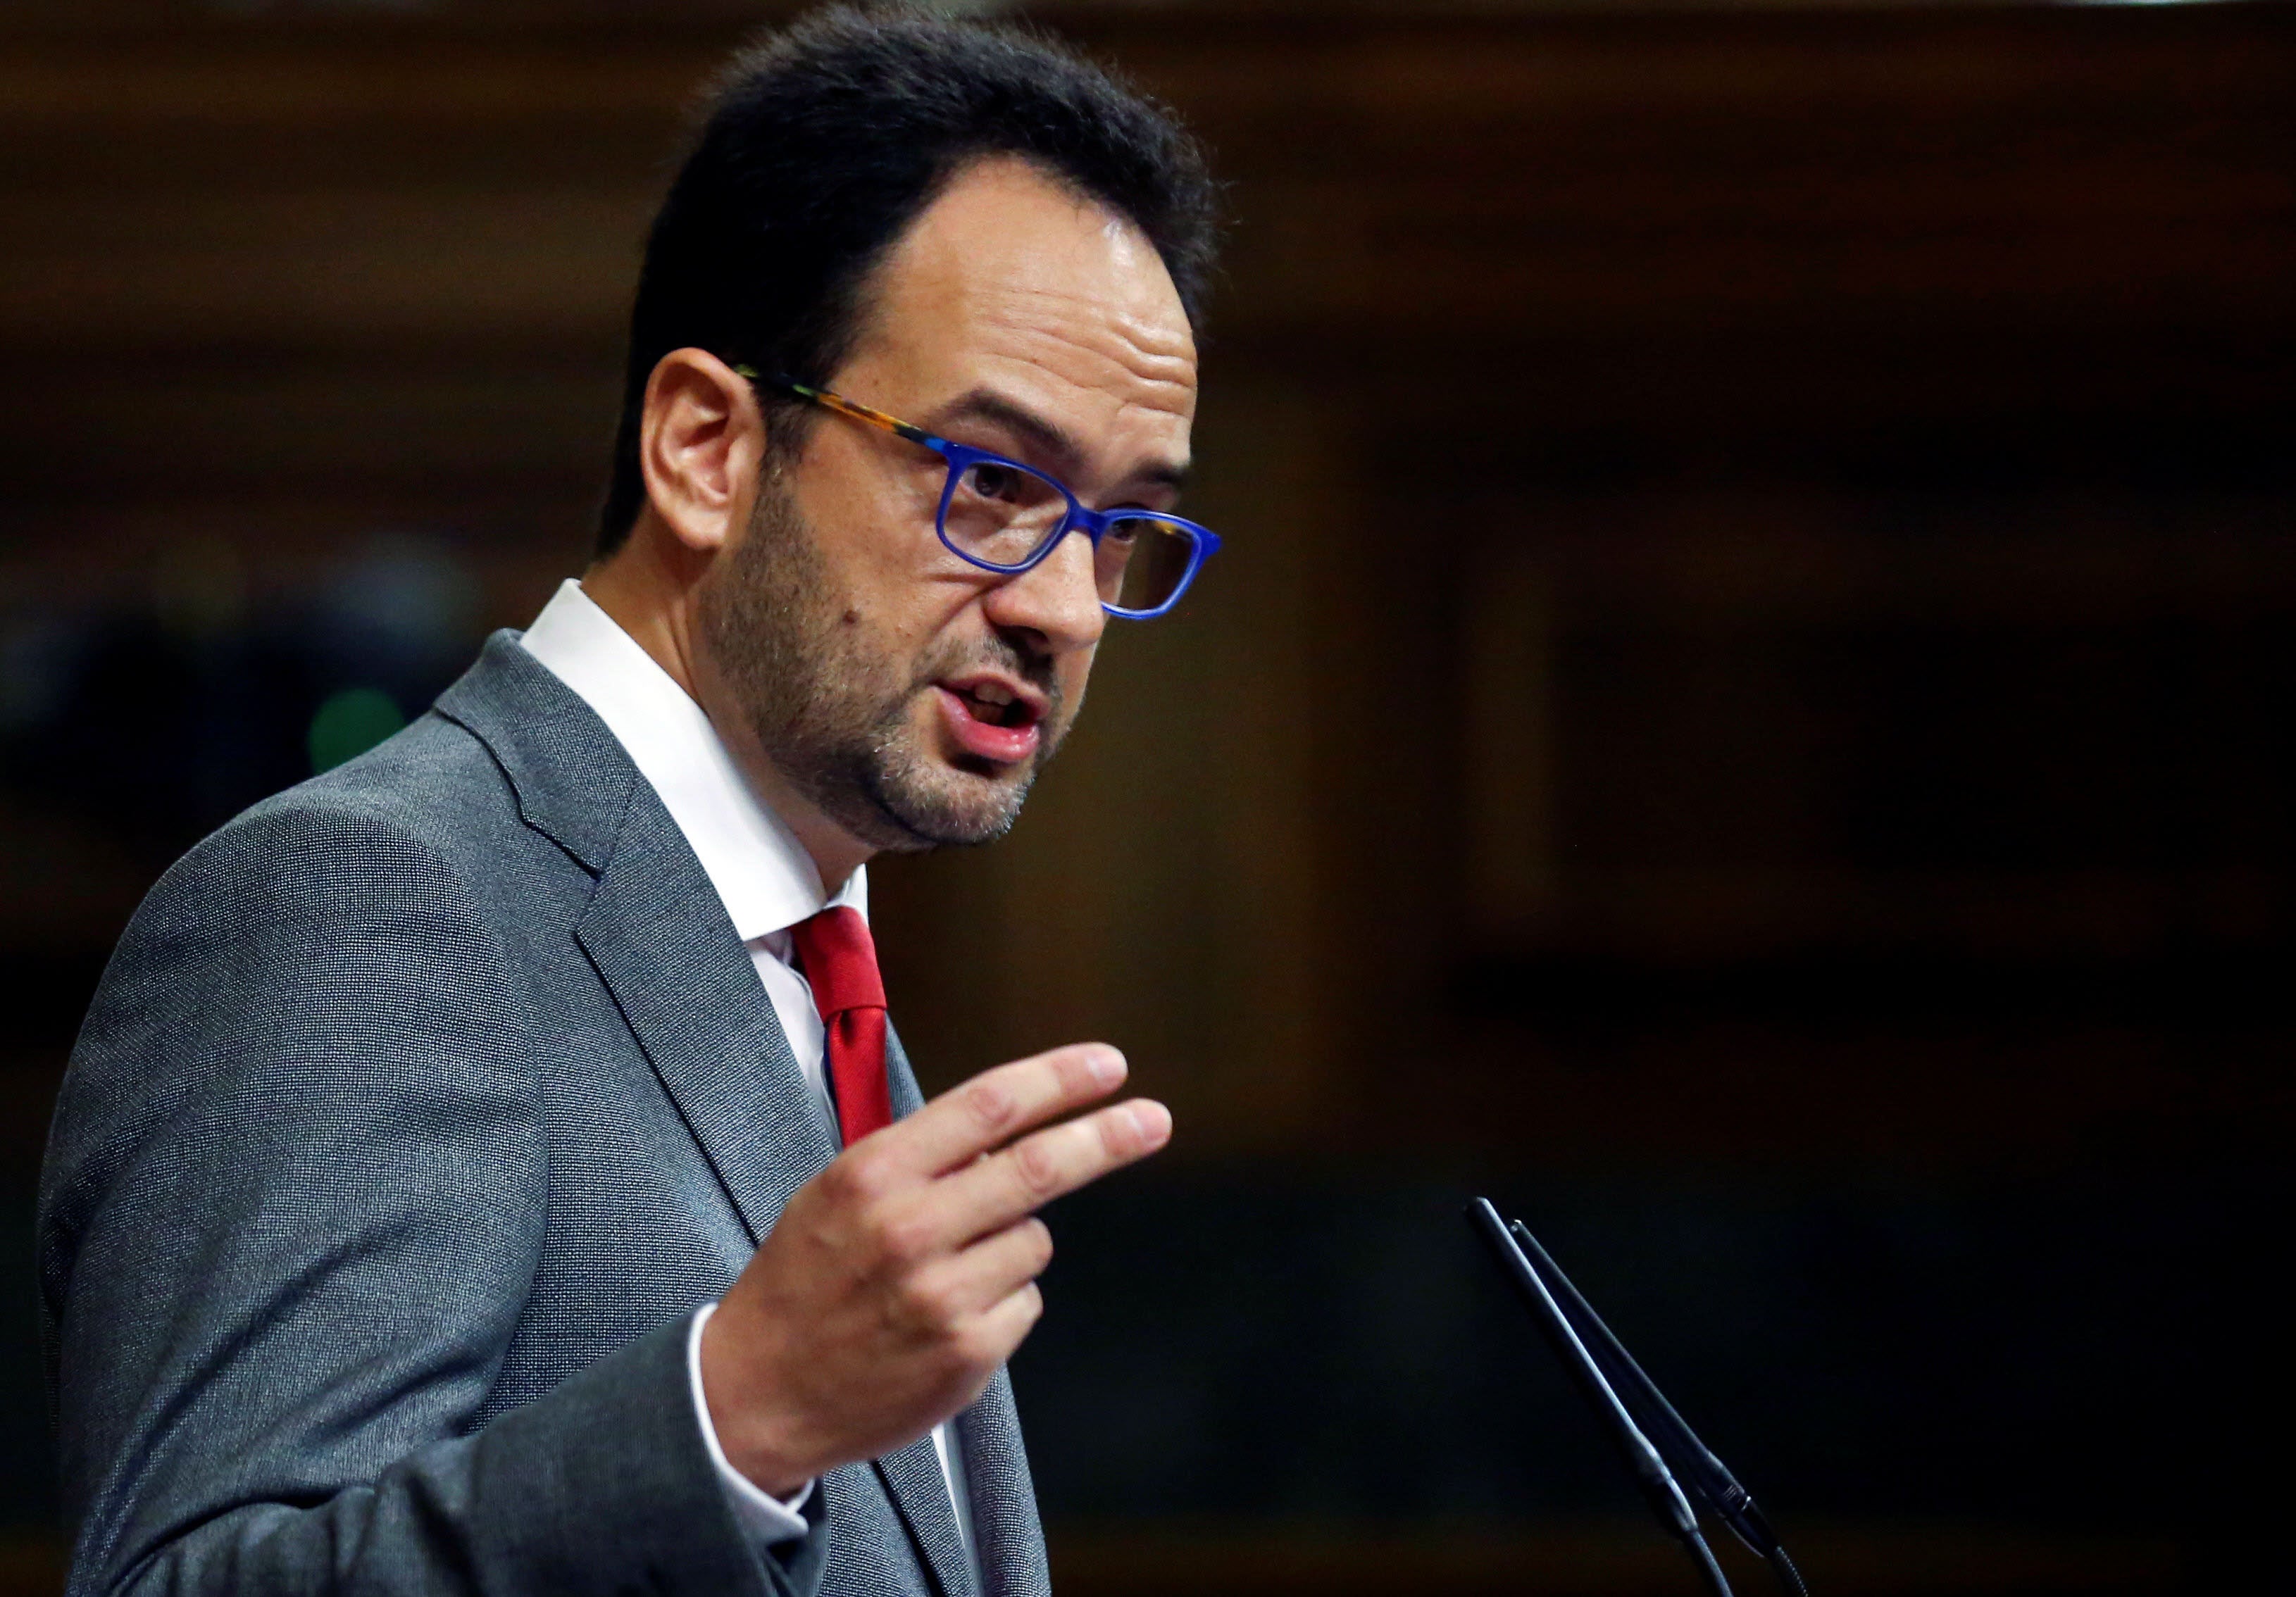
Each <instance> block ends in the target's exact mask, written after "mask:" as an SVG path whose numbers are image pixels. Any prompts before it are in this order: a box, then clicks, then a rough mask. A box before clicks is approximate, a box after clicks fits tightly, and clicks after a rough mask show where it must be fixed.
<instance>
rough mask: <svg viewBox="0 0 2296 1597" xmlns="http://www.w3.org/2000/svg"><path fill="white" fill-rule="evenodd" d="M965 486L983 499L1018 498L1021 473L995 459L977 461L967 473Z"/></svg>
mask: <svg viewBox="0 0 2296 1597" xmlns="http://www.w3.org/2000/svg"><path fill="white" fill-rule="evenodd" d="M965 486H966V487H970V488H971V489H972V491H973V492H974V493H976V494H978V495H980V496H981V497H982V498H983V499H1016V498H1018V497H1020V492H1021V474H1020V473H1019V472H1018V471H1013V469H1012V468H1011V467H1010V466H1000V465H998V464H997V463H996V462H994V461H986V460H984V461H976V462H974V463H973V466H972V471H968V472H966V473H965Z"/></svg>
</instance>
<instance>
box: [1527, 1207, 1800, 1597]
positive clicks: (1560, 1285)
mask: <svg viewBox="0 0 2296 1597" xmlns="http://www.w3.org/2000/svg"><path fill="white" fill-rule="evenodd" d="M1487 1207H1488V1206H1487ZM1493 1212H1494V1213H1496V1212H1497V1211H1493ZM1507 1229H1508V1232H1509V1233H1510V1235H1511V1236H1512V1237H1513V1241H1514V1242H1515V1245H1516V1246H1517V1247H1518V1248H1519V1249H1521V1252H1522V1254H1523V1256H1524V1257H1525V1258H1526V1259H1527V1260H1528V1261H1529V1265H1530V1266H1531V1269H1532V1270H1533V1271H1534V1272H1535V1273H1536V1274H1538V1276H1539V1277H1540V1279H1541V1282H1542V1284H1544V1285H1545V1286H1546V1288H1547V1289H1548V1290H1549V1291H1550V1292H1551V1293H1552V1295H1553V1296H1554V1299H1555V1302H1556V1304H1557V1306H1559V1307H1560V1308H1561V1309H1562V1314H1563V1316H1564V1317H1565V1318H1566V1319H1568V1320H1569V1321H1570V1328H1571V1329H1572V1330H1573V1331H1576V1332H1577V1333H1578V1335H1579V1341H1580V1343H1581V1344H1582V1345H1583V1346H1584V1347H1586V1349H1587V1352H1588V1353H1589V1354H1591V1355H1593V1357H1594V1360H1595V1364H1597V1365H1598V1366H1600V1367H1601V1369H1602V1372H1603V1376H1604V1378H1605V1379H1607V1380H1609V1382H1610V1384H1611V1389H1612V1390H1613V1391H1615V1392H1616V1393H1617V1394H1618V1396H1619V1400H1620V1402H1621V1403H1623V1404H1625V1405H1626V1406H1627V1412H1628V1413H1629V1414H1631V1415H1633V1417H1634V1419H1635V1421H1636V1423H1637V1424H1639V1425H1640V1426H1641V1427H1642V1429H1644V1431H1645V1432H1647V1433H1648V1434H1649V1437H1650V1439H1651V1441H1652V1445H1654V1446H1656V1447H1657V1449H1658V1451H1659V1454H1660V1455H1661V1457H1663V1458H1664V1459H1665V1460H1666V1461H1667V1462H1669V1464H1671V1465H1673V1466H1674V1468H1675V1470H1677V1472H1678V1473H1679V1474H1680V1475H1681V1476H1682V1478H1684V1479H1685V1480H1686V1481H1688V1482H1689V1483H1690V1489H1691V1490H1692V1491H1693V1493H1695V1494H1696V1495H1698V1497H1699V1498H1700V1500H1701V1501H1702V1502H1703V1503H1705V1504H1706V1506H1707V1507H1708V1509H1709V1510H1710V1511H1712V1513H1713V1514H1714V1516H1715V1518H1717V1519H1720V1520H1721V1521H1722V1523H1724V1524H1725V1525H1727V1526H1728V1527H1730V1528H1731V1530H1732V1531H1733V1532H1734V1533H1735V1535H1736V1536H1737V1537H1738V1539H1739V1540H1740V1541H1742V1542H1743V1543H1744V1544H1746V1545H1747V1547H1748V1548H1749V1549H1750V1550H1751V1551H1752V1552H1754V1553H1755V1554H1756V1555H1757V1556H1759V1558H1761V1559H1762V1560H1763V1561H1764V1562H1766V1563H1767V1564H1768V1565H1769V1566H1770V1568H1771V1569H1772V1570H1773V1571H1775V1573H1776V1575H1777V1577H1778V1584H1779V1585H1782V1586H1784V1588H1785V1590H1786V1591H1787V1592H1788V1593H1792V1597H1809V1590H1808V1587H1807V1586H1805V1585H1802V1581H1801V1571H1800V1570H1799V1569H1797V1568H1794V1563H1793V1560H1792V1559H1791V1558H1789V1557H1787V1556H1786V1550H1785V1548H1784V1547H1783V1546H1781V1545H1780V1544H1779V1542H1778V1536H1777V1533H1776V1532H1775V1531H1774V1530H1772V1529H1771V1528H1770V1522H1769V1520H1768V1519H1767V1518H1765V1517H1764V1516H1763V1513H1762V1511H1761V1510H1760V1509H1759V1508H1757V1507H1756V1506H1755V1505H1754V1499H1753V1495H1752V1494H1751V1493H1750V1492H1748V1491H1747V1490H1746V1488H1745V1487H1744V1486H1740V1485H1739V1484H1738V1478H1737V1477H1736V1476H1734V1475H1733V1474H1731V1473H1730V1471H1729V1470H1727V1469H1726V1468H1725V1467H1724V1465H1723V1462H1722V1461H1721V1460H1720V1459H1718V1458H1717V1457H1715V1456H1714V1454H1713V1453H1712V1451H1711V1450H1710V1449H1709V1448H1708V1447H1707V1445H1706V1444H1705V1443H1703V1442H1702V1441H1700V1440H1699V1439H1698V1433H1697V1432H1695V1431H1693V1430H1692V1429H1690V1426H1689V1425H1688V1423H1687V1422H1685V1421H1684V1419H1683V1417H1682V1416H1681V1415H1680V1414H1678V1413H1676V1412H1675V1408H1674V1405H1672V1404H1670V1403H1669V1402H1668V1401H1667V1400H1666V1396H1665V1394H1663V1393H1661V1391H1660V1390H1659V1389H1658V1387H1657V1385H1656V1384H1655V1383H1654V1382H1652V1380H1651V1378H1650V1377H1649V1376H1647V1375H1645V1374H1644V1373H1643V1367H1642V1366H1641V1365H1640V1364H1636V1363H1635V1359H1634V1355H1632V1354H1630V1353H1628V1351H1627V1350H1626V1348H1625V1347H1624V1346H1622V1345H1621V1344H1620V1341H1619V1339H1618V1338H1617V1337H1615V1336H1612V1335H1611V1328H1610V1327H1609V1326H1607V1325H1605V1324H1603V1317H1602V1316H1601V1315H1600V1314H1596V1313H1595V1310H1594V1306H1592V1305H1591V1304H1589V1303H1588V1302H1587V1299H1586V1298H1584V1297H1582V1296H1580V1295H1579V1289H1578V1288H1577V1287H1574V1286H1572V1285H1571V1284H1570V1277H1569V1276H1568V1275H1565V1274H1563V1273H1562V1267H1561V1266H1560V1265H1557V1264H1556V1263H1555V1262H1554V1258H1553V1257H1550V1256H1549V1255H1548V1253H1547V1251H1546V1249H1544V1248H1542V1247H1540V1246H1539V1245H1538V1238H1537V1237H1535V1236H1533V1235H1531V1234H1530V1228H1529V1226H1527V1225H1525V1224H1523V1223H1522V1222H1521V1221H1520V1220H1516V1221H1513V1222H1512V1223H1511V1224H1509V1225H1508V1228H1507Z"/></svg>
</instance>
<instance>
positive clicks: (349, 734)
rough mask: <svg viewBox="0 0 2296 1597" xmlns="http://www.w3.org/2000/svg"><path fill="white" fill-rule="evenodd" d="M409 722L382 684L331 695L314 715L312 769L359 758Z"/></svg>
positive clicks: (310, 738) (322, 768)
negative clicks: (382, 689) (383, 690)
mask: <svg viewBox="0 0 2296 1597" xmlns="http://www.w3.org/2000/svg"><path fill="white" fill-rule="evenodd" d="M404 725H406V717H405V716H403V715H401V714H400V713H399V709H398V705H396V704H394V703H392V702H391V699H390V695H389V694H388V693H386V692H382V691H381V689H379V688H345V689H343V690H342V692H339V693H334V694H331V695H329V697H328V698H327V700H326V701H325V702H324V703H323V704H321V705H320V706H319V708H318V713H317V714H316V715H314V716H313V717H311V731H310V735H309V737H308V739H307V743H308V745H309V748H310V750H311V769H312V771H313V772H314V773H315V774H316V773H317V772H320V771H332V770H333V769H334V768H335V767H336V766H340V765H341V764H342V763H343V762H344V761H345V760H347V759H356V758H358V757H359V756H360V755H362V754H365V752H366V751H367V750H368V749H372V748H373V747H374V746H375V745H376V744H377V743H380V742H381V741H382V740H383V739H385V738H387V737H389V735H390V734H391V733H394V732H397V731H398V729H399V728H400V727H402V726H404Z"/></svg>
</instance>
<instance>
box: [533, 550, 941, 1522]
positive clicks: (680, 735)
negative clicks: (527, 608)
mask: <svg viewBox="0 0 2296 1597" xmlns="http://www.w3.org/2000/svg"><path fill="white" fill-rule="evenodd" d="M520 641H521V643H524V645H525V646H526V651H527V652H528V653H529V654H531V655H533V656H534V658H535V659H538V660H540V661H541V662H542V663H543V664H544V665H545V666H546V667H549V669H550V671H551V673H552V675H553V676H556V677H557V678H558V679H559V680H560V681H561V682H562V683H564V684H566V685H567V686H568V687H570V688H571V689H573V690H574V692H576V693H577V694H578V696H579V697H580V698H581V700H582V701H583V702H584V703H586V704H587V705H588V706H589V707H590V708H592V709H594V710H595V711H596V712H597V713H598V718H599V719H600V720H602V721H603V722H604V723H605V724H606V728H607V730H608V731H610V732H611V733H613V734H614V737H615V739H616V740H617V741H619V742H620V744H621V746H622V749H623V750H624V752H626V753H627V754H628V755H629V757H630V763H631V764H633V765H635V766H637V768H638V773H639V774H640V775H642V776H644V778H645V779H646V781H647V782H651V783H652V785H653V790H654V792H655V793H656V794H657V795H659V796H660V799H661V802H662V807H663V808H665V809H667V810H668V812H669V818H670V819H671V820H672V821H674V822H676V823H677V829H678V831H681V832H683V833H684V834H685V840H686V842H687V843H688V844H689V845H691V846H692V848H693V854H694V857H695V858H697V859H699V860H700V861H701V871H702V873H703V874H704V875H705V876H707V877H709V885H710V886H711V887H712V888H714V889H717V897H718V898H719V900H720V901H721V902H722V903H723V904H724V905H726V914H727V915H728V916H729V917H730V918H731V919H732V920H733V922H734V935H735V936H737V937H739V938H741V939H742V943H743V944H744V945H746V946H748V948H749V950H750V963H751V964H753V965H755V966H756V967H757V971H758V980H759V981H761V982H763V983H764V984H765V989H766V996H767V999H768V1000H770V1001H771V1002H772V1003H773V1006H774V1014H775V1018H776V1019H777V1020H780V1021H781V1025H782V1031H783V1034H784V1035H785V1036H787V1037H788V1038H789V1044H790V1052H791V1053H793V1054H795V1055H796V1056H797V1062H798V1068H799V1069H800V1070H802V1071H804V1072H805V1078H806V1083H807V1085H809V1086H810V1087H812V1089H813V1091H814V1093H816V1095H817V1096H818V1097H819V1098H820V1100H821V1102H822V1105H823V1108H824V1110H828V1109H829V1103H830V1098H829V1085H828V1080H827V1074H826V1069H825V1065H824V1058H823V1048H824V1033H823V1029H822V1024H821V1011H819V1010H818V1009H816V1007H815V1005H814V1002H813V989H812V988H811V987H808V986H807V985H806V980H805V978H804V976H803V975H802V974H800V973H799V970H798V969H797V967H796V966H795V965H794V964H792V963H791V959H792V958H793V957H794V955H793V954H792V951H791V939H790V929H791V927H793V926H795V925H796V924H797V923H798V922H799V921H803V920H806V919H808V917H810V916H812V915H813V914H815V913H817V912H819V911H820V910H822V909H824V908H826V907H828V906H830V905H848V906H849V907H851V908H853V909H856V910H858V911H860V912H861V913H862V915H863V916H864V918H865V917H866V916H867V915H868V913H869V883H868V871H867V868H866V867H863V868H861V869H858V870H856V871H855V872H853V874H852V875H851V876H850V877H849V878H848V879H847V880H846V882H845V884H844V885H843V886H842V887H840V889H838V890H837V891H836V892H835V893H834V894H832V893H830V892H828V891H827V890H826V889H824V887H823V886H822V881H821V873H820V872H818V871H817V870H816V869H815V868H814V864H813V857H812V856H810V855H808V853H806V851H805V848H804V846H803V845H802V844H800V843H799V841H798V840H797V837H796V834H795V833H793V832H791V831H790V829H789V827H788V826H787V825H786V824H784V823H783V821H782V819H781V817H780V816H778V815H775V814H774V812H773V811H772V809H770V808H769V807H767V806H765V805H763V804H760V803H758V799H757V798H756V796H755V795H754V794H752V793H751V792H750V786H749V783H748V782H744V781H743V780H742V774H741V773H740V771H739V770H737V769H736V768H735V766H734V761H733V758H732V757H731V756H729V755H728V754H727V753H726V746H725V745H724V744H723V743H722V742H720V741H718V739H717V732H716V731H715V730H714V729H713V728H712V727H711V726H710V725H709V717H708V716H706V715H704V714H703V713H702V711H701V706H700V705H699V704H697V703H695V702H694V701H693V699H692V698H691V697H690V696H689V695H688V694H687V693H686V692H685V689H683V688H681V687H679V686H678V685H677V684H676V682H675V681H674V680H672V679H671V677H670V675H669V673H668V672H667V671H665V670H663V669H662V668H661V667H660V665H659V664H658V663H657V662H656V661H655V660H654V658H653V657H652V655H650V654H648V653H647V652H646V651H644V649H642V648H640V647H639V646H638V644H637V642H636V640H635V639H634V638H632V637H631V636H630V635H629V634H627V633H626V632H624V631H623V630H622V629H621V627H619V626H617V625H616V624H615V622H614V619H613V618H612V617H611V616H609V615H607V614H606V612H605V611H604V610H600V609H599V608H598V607H597V605H596V604H595V603H594V602H592V601H591V599H590V596H589V595H588V594H586V593H584V592H583V591H582V585H581V584H580V583H579V582H577V581H575V580H574V579H572V578H568V579H567V580H566V581H565V582H564V583H562V584H561V585H560V586H559V589H558V592H557V594H555V595H554V596H553V598H552V599H551V601H550V602H549V603H548V604H546V605H545V606H544V607H543V610H542V613H541V614H540V615H539V616H537V617H536V618H535V619H534V625H533V626H531V627H528V628H527V630H526V635H525V636H524V637H523V638H522V639H521V640H520ZM830 1120H831V1123H832V1125H833V1124H835V1121H836V1116H835V1114H834V1113H833V1112H831V1113H830ZM716 1308H717V1305H715V1304H706V1305H704V1306H702V1307H701V1310H700V1311H699V1312H697V1313H696V1314H694V1316H693V1325H692V1328H691V1330H690V1331H688V1333H687V1338H686V1370H687V1373H688V1376H689V1378H690V1382H691V1385H692V1387H693V1409H694V1413H695V1415H696V1417H697V1418H698V1419H699V1420H700V1421H701V1439H702V1442H703V1445H705V1446H707V1447H708V1449H709V1459H710V1462H712V1463H714V1464H715V1465H717V1473H718V1476H719V1478H721V1479H722V1480H723V1481H724V1482H725V1485H726V1493H727V1495H728V1496H729V1497H730V1498H731V1499H732V1501H733V1504H734V1514H735V1517H736V1518H738V1519H740V1520H741V1521H742V1525H743V1526H744V1527H746V1528H747V1529H748V1530H749V1531H750V1534H751V1535H752V1536H756V1537H758V1539H759V1540H761V1541H765V1542H776V1541H783V1540H786V1539H788V1538H790V1537H791V1536H803V1535H804V1534H805V1530H806V1523H805V1519H804V1517H803V1515H801V1514H800V1513H799V1509H801V1508H802V1507H803V1506H804V1504H805V1501H806V1499H807V1498H808V1497H809V1496H810V1495H812V1493H813V1483H812V1482H810V1481H808V1482H807V1483H806V1485H805V1486H804V1487H803V1488H802V1489H800V1490H799V1492H798V1494H797V1495H795V1496H794V1497H791V1498H790V1499H789V1500H788V1501H787V1502H785V1503H784V1502H783V1501H781V1500H780V1499H777V1498H775V1497H772V1496H769V1495H767V1494H766V1493H764V1492H762V1491H760V1490H758V1487H757V1486H753V1485H751V1484H750V1480H749V1479H748V1478H747V1477H745V1476H743V1475H742V1473H741V1472H740V1471H739V1470H735V1469H734V1467H733V1465H732V1464H730V1463H728V1462H726V1451H725V1449H724V1448H723V1447H722V1446H720V1445H718V1441H717V1429H716V1427H714V1426H712V1425H711V1424H710V1422H709V1405H708V1404H707V1403H705V1402H704V1401H703V1398H702V1392H701V1328H702V1326H703V1325H705V1324H706V1323H709V1316H710V1314H712V1313H713V1312H714V1311H715V1310H716ZM932 1438H933V1447H934V1450H935V1451H936V1452H937V1453H938V1454H939V1455H940V1466H941V1475H942V1477H943V1478H944V1479H947V1480H949V1481H950V1482H951V1486H950V1496H951V1499H952V1503H953V1502H954V1498H955V1484H954V1479H955V1478H954V1477H953V1476H952V1475H951V1474H950V1470H949V1454H948V1450H949V1445H950V1441H951V1437H950V1434H949V1427H948V1425H947V1423H943V1424H940V1425H937V1426H935V1427H934V1428H933V1433H932ZM956 1520H957V1524H958V1525H959V1527H963V1526H964V1524H965V1523H966V1516H965V1515H964V1512H963V1511H962V1510H961V1509H960V1510H959V1511H958V1512H957V1515H956Z"/></svg>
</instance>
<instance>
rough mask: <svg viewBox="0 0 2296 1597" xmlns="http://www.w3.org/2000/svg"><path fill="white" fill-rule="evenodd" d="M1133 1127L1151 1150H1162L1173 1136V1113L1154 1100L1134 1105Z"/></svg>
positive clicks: (1148, 1099)
mask: <svg viewBox="0 0 2296 1597" xmlns="http://www.w3.org/2000/svg"><path fill="white" fill-rule="evenodd" d="M1132 1126H1133V1129H1134V1130H1136V1131H1137V1132H1138V1133H1139V1134H1140V1140H1141V1141H1142V1142H1145V1143H1146V1144H1147V1145H1148V1146H1149V1147H1151V1148H1160V1147H1162V1146H1163V1145H1164V1143H1165V1142H1166V1141H1168V1140H1169V1138H1170V1136H1171V1134H1172V1111H1171V1110H1169V1109H1166V1108H1165V1107H1164V1106H1163V1105H1162V1104H1160V1103H1159V1102H1156V1101H1155V1100H1154V1099H1152V1098H1143V1099H1142V1100H1141V1101H1140V1102H1137V1103H1136V1104H1134V1105H1132Z"/></svg>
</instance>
